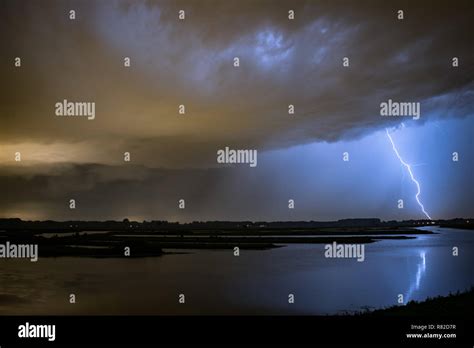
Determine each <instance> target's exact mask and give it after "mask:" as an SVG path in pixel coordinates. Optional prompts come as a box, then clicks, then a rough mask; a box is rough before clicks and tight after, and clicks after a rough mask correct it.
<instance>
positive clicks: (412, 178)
mask: <svg viewBox="0 0 474 348" xmlns="http://www.w3.org/2000/svg"><path fill="white" fill-rule="evenodd" d="M385 131H386V132H387V137H388V139H389V140H390V143H391V144H392V149H393V151H394V152H395V155H397V157H398V159H399V160H400V163H401V164H403V165H404V166H405V167H406V168H407V170H408V173H409V174H410V178H411V181H413V182H414V183H415V185H416V189H417V192H416V196H415V198H416V201H417V202H418V205H419V206H420V208H421V211H422V212H423V214H425V215H426V217H427V218H428V219H430V220H433V219H432V218H431V216H430V215H429V214H428V213H427V212H426V210H425V207H424V206H423V203H421V201H420V194H421V188H420V183H419V182H418V181H417V180H416V179H415V176H414V175H413V172H412V170H411V166H410V165H409V164H408V163H406V162H405V161H404V160H403V158H402V157H401V156H400V154H399V153H398V150H397V147H396V146H395V143H394V142H393V139H392V136H391V135H390V133H389V132H388V128H385Z"/></svg>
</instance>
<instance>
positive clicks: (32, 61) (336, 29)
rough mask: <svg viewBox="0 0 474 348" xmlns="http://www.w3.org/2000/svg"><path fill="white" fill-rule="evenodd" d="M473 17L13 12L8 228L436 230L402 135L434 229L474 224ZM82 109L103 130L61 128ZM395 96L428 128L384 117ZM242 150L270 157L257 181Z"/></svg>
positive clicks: (3, 15) (6, 110) (8, 31)
mask: <svg viewBox="0 0 474 348" xmlns="http://www.w3.org/2000/svg"><path fill="white" fill-rule="evenodd" d="M71 9H72V10H74V11H75V14H76V18H75V19H74V20H71V19H70V18H69V14H70V12H69V11H70V10H71ZM400 9H401V10H403V14H404V18H403V19H402V20H399V19H398V18H397V15H398V13H397V11H398V10H400ZM179 10H184V11H185V16H186V17H185V19H184V20H179V18H178V11H179ZM289 10H294V13H295V18H294V19H293V20H289V19H288V11H289ZM473 15H474V6H472V4H470V1H453V2H446V1H416V2H412V1H386V2H380V1H357V2H355V1H341V0H338V1H298V0H296V1H277V0H273V1H264V0H261V1H249V0H243V1H223V0H222V1H219V0H215V1H210V0H203V1H192V0H187V1H91V0H86V1H51V0H46V1H41V2H38V1H33V0H19V1H10V0H2V1H1V2H0V46H1V49H0V75H1V81H2V82H1V84H0V86H1V87H0V88H1V90H0V92H1V93H0V124H1V126H0V192H1V195H0V217H20V218H23V219H34V220H35V219H41V220H43V219H56V220H69V219H87V220H105V219H118V220H121V219H123V218H129V219H135V220H138V221H141V220H144V219H146V220H161V219H167V220H173V221H193V220H335V219H342V218H356V217H361V218H362V217H378V218H381V219H384V220H392V219H397V220H401V219H412V218H415V219H421V218H424V217H425V215H424V214H423V212H422V211H421V210H420V206H419V205H418V204H417V202H416V199H415V195H416V193H417V190H416V186H415V184H414V182H413V181H412V180H411V179H410V176H409V174H408V171H407V170H406V168H405V167H404V166H403V165H402V164H401V163H400V161H399V159H398V158H397V156H396V154H395V153H394V151H393V149H392V147H391V143H390V141H389V139H388V137H387V134H386V131H387V130H388V131H389V132H390V134H391V136H392V138H393V140H394V143H395V144H396V146H397V148H398V150H399V154H400V155H401V157H402V158H403V160H404V161H405V162H406V163H409V164H412V165H413V166H412V170H413V174H414V176H415V177H416V179H417V180H418V182H419V183H420V189H421V192H420V195H419V199H420V200H421V202H422V203H423V204H424V207H425V209H426V211H427V212H429V214H430V216H431V217H433V218H434V219H446V218H455V217H472V216H473V215H474V204H473V203H474V202H473V201H474V194H473V193H474V192H473V188H472V179H471V173H472V172H473V170H474V168H473V167H474V161H473V160H474V158H473V156H474V155H473V154H472V140H471V139H472V131H473V130H474V117H473V110H474V109H473V105H474V104H473V102H474V89H473V86H474V68H473V67H474V50H473V49H472V47H473V35H472V33H473V32H474V22H473V21H472V18H473ZM15 57H21V67H15V65H14V59H15ZM125 57H129V58H130V62H131V66H130V67H124V58H125ZM235 57H238V58H239V60H240V62H239V63H240V66H239V67H235V66H234V64H233V63H234V58H235ZM344 57H348V58H349V66H347V67H344V66H343V64H342V63H343V58H344ZM453 57H457V58H458V59H459V66H457V67H453V66H452V58H453ZM64 99H67V100H69V101H87V102H94V103H95V105H96V117H95V119H94V120H87V118H84V117H58V116H56V115H55V103H56V102H58V101H63V100H64ZM388 99H391V100H394V101H402V102H419V103H420V108H421V116H420V119H418V120H412V119H411V118H409V117H382V116H381V115H380V103H381V102H385V101H387V100H388ZM180 104H183V105H185V108H186V114H185V115H180V114H179V113H178V106H179V105H180ZM289 104H292V105H294V107H295V113H294V115H289V114H288V105H289ZM226 146H228V147H230V148H233V149H256V150H257V151H258V165H257V167H255V168H251V167H249V166H248V165H246V164H234V165H233V164H219V163H217V161H216V152H217V151H218V150H219V149H223V148H225V147H226ZM16 152H20V153H21V159H22V160H21V161H20V162H18V161H15V153H16ZM124 152H130V154H131V161H130V162H124V160H123V158H124V155H123V154H124ZM344 152H347V153H348V154H349V161H343V153H344ZM453 152H457V153H458V154H459V160H458V161H457V162H455V161H453V160H452V154H453ZM70 199H75V200H76V209H74V210H71V209H69V200H70ZM179 199H184V200H185V204H186V205H185V209H179V207H178V200H179ZM290 199H293V200H294V201H295V208H294V209H289V208H288V200H290ZM399 199H403V201H404V207H403V209H399V208H398V200H399Z"/></svg>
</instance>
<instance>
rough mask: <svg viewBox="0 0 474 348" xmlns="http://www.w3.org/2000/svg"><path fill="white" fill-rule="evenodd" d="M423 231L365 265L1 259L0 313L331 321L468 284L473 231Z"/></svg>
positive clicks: (192, 255)
mask: <svg viewBox="0 0 474 348" xmlns="http://www.w3.org/2000/svg"><path fill="white" fill-rule="evenodd" d="M425 229H431V230H433V231H434V232H438V233H439V234H436V235H419V236H418V238H417V239H414V240H384V241H380V242H377V243H373V244H368V245H366V247H365V253H366V255H365V261H364V262H357V261H356V260H355V259H326V258H324V245H322V244H321V245H307V244H293V245H289V246H286V247H283V248H278V249H273V250H266V251H259V250H257V251H245V250H243V251H241V256H240V257H234V256H233V254H232V251H230V250H229V251H209V250H191V251H188V253H186V254H173V255H165V256H163V257H157V258H143V259H127V260H123V259H91V258H67V257H66V258H56V259H52V258H44V259H42V258H40V259H39V261H38V262H37V263H31V262H29V261H27V260H0V314H337V313H343V312H344V311H355V310H360V309H363V308H364V307H371V308H380V307H385V306H391V305H394V304H396V300H397V295H398V294H403V295H404V297H405V299H406V300H412V299H414V300H424V299H426V298H427V297H430V296H436V295H447V294H448V293H450V292H455V291H457V290H464V289H467V288H469V287H471V286H474V267H473V265H474V231H463V230H454V229H440V228H437V227H425ZM453 246H457V247H459V256H457V257H454V256H452V247H453ZM181 252H182V251H181ZM40 255H41V250H40ZM70 293H74V294H76V297H77V303H76V304H74V305H72V304H69V302H68V300H69V298H68V296H69V294H70ZM180 293H183V294H185V296H186V304H184V305H183V304H178V294H180ZM289 293H292V294H294V295H295V303H294V304H291V305H290V304H288V294H289Z"/></svg>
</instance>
